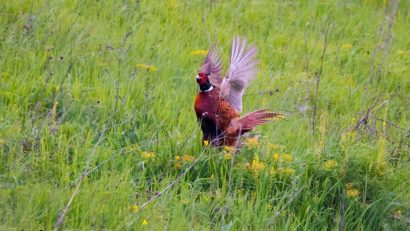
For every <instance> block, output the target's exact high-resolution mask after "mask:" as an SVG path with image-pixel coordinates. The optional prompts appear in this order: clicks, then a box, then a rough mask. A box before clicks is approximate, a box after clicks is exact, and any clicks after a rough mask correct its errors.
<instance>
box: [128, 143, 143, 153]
mask: <svg viewBox="0 0 410 231" xmlns="http://www.w3.org/2000/svg"><path fill="white" fill-rule="evenodd" d="M140 149H141V148H140V146H139V145H138V144H131V145H130V146H128V147H127V148H126V152H134V151H138V150H140Z"/></svg>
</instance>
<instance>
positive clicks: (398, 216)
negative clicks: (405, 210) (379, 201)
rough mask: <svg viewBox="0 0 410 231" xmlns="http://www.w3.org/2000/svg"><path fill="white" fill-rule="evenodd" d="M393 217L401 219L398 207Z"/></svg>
mask: <svg viewBox="0 0 410 231" xmlns="http://www.w3.org/2000/svg"><path fill="white" fill-rule="evenodd" d="M394 218H396V219H398V220H401V219H402V218H403V214H402V212H401V210H400V209H399V210H397V211H396V212H395V213H394Z"/></svg>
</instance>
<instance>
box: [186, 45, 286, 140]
mask: <svg viewBox="0 0 410 231" xmlns="http://www.w3.org/2000/svg"><path fill="white" fill-rule="evenodd" d="M256 54H257V49H256V47H251V48H248V49H247V48H246V39H245V38H242V39H241V38H239V37H235V38H234V39H233V42H232V49H231V57H230V62H231V63H230V65H229V68H228V72H227V74H226V77H225V78H222V61H221V56H220V53H219V50H217V48H216V44H215V43H214V44H213V45H212V47H211V48H210V49H209V52H208V55H207V57H206V59H205V62H204V64H203V65H202V66H201V68H200V70H199V73H198V75H197V76H196V82H197V83H198V86H199V92H198V95H197V96H196V98H195V103H194V108H195V113H196V116H197V119H198V121H199V123H200V125H201V130H202V133H203V137H202V144H206V143H208V142H209V143H210V144H211V145H213V146H223V145H226V146H233V147H236V146H237V145H238V141H239V139H240V136H241V135H243V134H244V133H246V132H249V131H251V130H252V129H253V128H254V127H256V126H258V125H261V124H264V123H266V122H268V121H270V120H271V119H273V118H278V117H281V116H282V115H283V114H282V113H277V112H273V111H271V110H268V109H261V110H257V111H254V112H251V113H249V114H246V115H245V116H242V117H240V115H239V113H240V112H242V96H243V93H244V91H245V89H246V87H247V86H248V84H249V81H250V80H251V79H253V78H254V76H255V75H256V68H257V64H258V60H257V59H256Z"/></svg>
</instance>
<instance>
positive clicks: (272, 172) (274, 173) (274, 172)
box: [269, 167, 276, 176]
mask: <svg viewBox="0 0 410 231" xmlns="http://www.w3.org/2000/svg"><path fill="white" fill-rule="evenodd" d="M269 174H270V175H271V176H274V175H276V170H275V168H274V167H270V169H269Z"/></svg>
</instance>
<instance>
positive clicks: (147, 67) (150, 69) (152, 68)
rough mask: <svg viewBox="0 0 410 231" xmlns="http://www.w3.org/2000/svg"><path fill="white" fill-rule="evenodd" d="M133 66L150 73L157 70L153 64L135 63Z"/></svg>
mask: <svg viewBox="0 0 410 231" xmlns="http://www.w3.org/2000/svg"><path fill="white" fill-rule="evenodd" d="M135 67H137V68H138V69H142V70H146V71H148V72H150V73H152V72H155V71H156V70H157V68H156V67H155V66H154V65H147V64H141V63H139V64H136V65H135Z"/></svg>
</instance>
